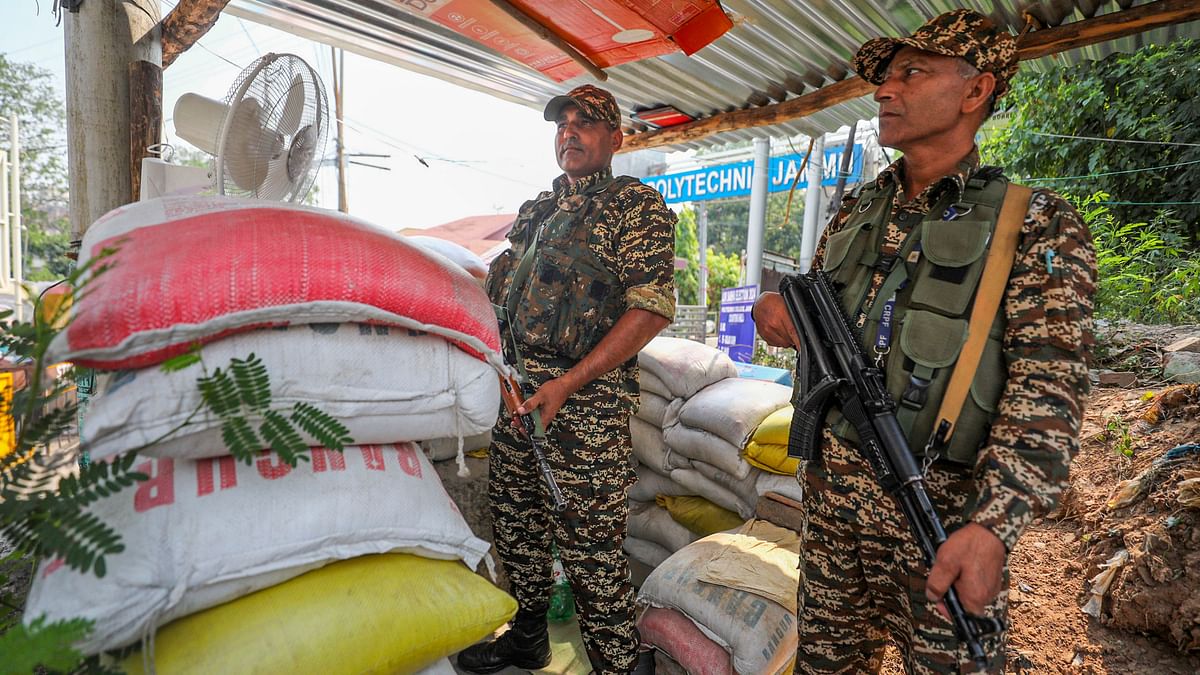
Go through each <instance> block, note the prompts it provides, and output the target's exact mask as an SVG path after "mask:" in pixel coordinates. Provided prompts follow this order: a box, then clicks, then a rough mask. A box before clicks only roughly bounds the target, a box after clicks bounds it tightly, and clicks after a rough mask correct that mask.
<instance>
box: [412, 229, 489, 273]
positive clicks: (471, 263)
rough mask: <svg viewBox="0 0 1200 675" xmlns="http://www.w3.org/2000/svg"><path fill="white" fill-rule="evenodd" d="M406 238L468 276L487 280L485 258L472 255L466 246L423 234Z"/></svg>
mask: <svg viewBox="0 0 1200 675" xmlns="http://www.w3.org/2000/svg"><path fill="white" fill-rule="evenodd" d="M401 236H404V235H401ZM404 238H405V239H406V240H408V241H409V242H412V243H414V244H416V245H418V246H420V247H422V248H424V249H425V250H426V251H432V252H434V253H436V254H438V255H440V256H443V257H445V258H446V259H447V260H449V261H450V262H452V263H454V264H455V265H458V266H459V267H461V268H463V269H464V270H466V271H467V274H470V275H471V276H473V277H475V278H476V279H478V280H479V281H483V280H484V279H486V278H487V273H488V266H487V263H485V262H483V258H480V257H479V256H477V255H475V254H474V253H472V252H471V249H469V248H467V247H466V246H462V245H460V244H456V243H454V242H452V241H449V240H446V239H442V238H441V237H429V236H426V235H423V234H414V235H408V236H404Z"/></svg>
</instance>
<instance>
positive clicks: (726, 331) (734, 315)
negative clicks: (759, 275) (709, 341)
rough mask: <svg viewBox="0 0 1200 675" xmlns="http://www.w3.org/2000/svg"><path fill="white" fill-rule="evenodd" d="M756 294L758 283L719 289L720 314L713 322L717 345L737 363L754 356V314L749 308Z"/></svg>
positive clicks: (751, 306)
mask: <svg viewBox="0 0 1200 675" xmlns="http://www.w3.org/2000/svg"><path fill="white" fill-rule="evenodd" d="M757 297H758V286H738V287H736V288H725V289H722V290H721V314H720V317H719V325H718V326H717V349H720V350H721V351H723V352H725V353H726V354H728V355H729V358H731V359H733V360H734V361H737V362H739V363H750V359H751V358H752V357H753V356H754V318H753V317H752V316H750V310H751V309H753V308H754V300H755V298H757Z"/></svg>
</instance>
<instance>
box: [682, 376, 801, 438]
mask: <svg viewBox="0 0 1200 675" xmlns="http://www.w3.org/2000/svg"><path fill="white" fill-rule="evenodd" d="M791 397H792V390H791V388H790V387H785V386H783V385H782V384H776V383H775V382H764V381H762V380H750V379H746V378H732V379H728V380H722V381H720V382H717V383H716V384H713V385H710V386H708V387H705V388H704V389H703V390H701V391H699V392H697V393H696V394H695V395H694V396H692V397H691V398H689V399H688V400H687V402H685V403H684V404H683V407H682V408H681V409H680V410H679V422H680V423H681V424H684V425H687V426H689V427H691V428H693V429H700V430H703V431H707V432H709V433H711V434H715V435H717V436H720V437H721V438H723V439H725V440H726V441H729V443H730V444H731V445H734V446H736V447H737V449H738V450H739V451H740V450H741V449H742V448H744V447H745V446H746V442H747V441H749V440H750V435H751V434H752V433H754V430H755V429H757V428H758V426H759V424H760V423H761V422H762V421H763V420H764V419H766V418H767V417H768V416H769V415H770V414H771V413H773V412H775V411H776V410H779V409H780V408H781V407H784V406H787V404H788V401H789V400H790V399H791ZM784 443H785V444H786V443H787V440H786V439H785V440H784Z"/></svg>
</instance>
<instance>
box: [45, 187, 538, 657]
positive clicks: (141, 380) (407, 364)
mask: <svg viewBox="0 0 1200 675" xmlns="http://www.w3.org/2000/svg"><path fill="white" fill-rule="evenodd" d="M110 247H115V248H117V249H118V250H117V252H116V253H115V254H114V255H112V256H111V257H109V258H107V259H106V260H105V263H106V264H107V265H108V266H109V267H110V269H109V270H107V271H105V272H104V273H102V274H99V275H96V276H95V277H94V278H93V279H92V280H91V281H90V282H89V284H88V285H87V286H86V287H85V290H86V295H84V297H83V298H82V299H80V300H79V301H77V303H76V306H75V312H76V314H75V317H74V320H73V321H72V323H71V325H70V326H68V328H67V329H66V331H64V332H63V333H62V334H60V335H59V336H58V339H57V340H56V341H55V343H54V345H53V350H54V357H55V358H57V359H61V360H70V361H73V362H75V363H77V364H80V365H85V366H90V367H94V368H98V369H102V370H106V371H112V372H111V373H109V374H108V375H107V383H106V384H105V385H104V387H103V390H102V394H101V395H100V396H98V397H97V398H95V399H94V400H93V402H92V405H91V409H90V412H89V416H88V417H87V418H86V419H85V421H84V425H83V428H84V432H83V433H84V437H83V440H84V442H85V444H86V446H87V448H88V449H89V450H90V451H91V452H92V456H93V457H94V458H97V459H101V458H103V457H107V456H111V455H115V454H117V453H121V452H126V451H129V450H133V449H138V450H139V455H140V458H139V460H138V462H137V464H136V465H135V467H136V469H137V470H138V471H141V472H142V473H145V474H147V475H148V476H149V480H147V481H145V482H142V483H139V484H138V485H137V486H135V487H134V488H131V489H129V490H126V491H123V492H120V493H117V494H115V495H111V496H109V497H107V498H104V499H101V500H99V501H98V502H96V503H94V504H92V505H91V506H90V507H89V511H90V512H91V513H93V514H94V515H96V516H97V517H98V518H99V519H100V520H102V521H104V522H106V523H108V524H110V525H111V526H112V527H114V529H116V531H117V532H118V533H119V534H120V535H121V537H122V539H123V541H124V544H125V550H124V552H122V553H120V554H117V555H112V556H109V557H108V559H107V564H106V568H107V574H105V576H104V577H102V578H96V577H95V576H94V575H92V574H90V573H89V574H80V573H78V572H76V571H74V570H71V569H69V568H67V567H65V566H63V564H62V562H61V561H47V562H46V563H44V564H43V565H42V567H41V568H40V569H39V571H38V574H37V578H36V581H35V582H34V585H33V588H32V590H31V592H30V596H29V601H28V604H27V610H26V619H27V620H29V621H31V620H33V619H35V618H37V617H38V616H41V615H43V614H45V615H48V616H49V617H50V618H51V619H62V618H74V617H82V618H85V619H91V620H93V621H94V622H95V629H94V630H93V632H92V633H91V634H90V635H89V636H88V638H87V639H86V641H85V642H84V643H82V644H81V645H79V646H80V648H81V649H83V651H85V652H86V653H88V654H94V653H97V652H100V651H108V650H113V649H117V648H122V647H126V646H130V645H134V646H139V645H140V646H141V647H142V651H141V652H140V653H135V654H134V655H132V656H130V657H129V658H128V659H127V660H126V661H125V662H124V663H123V664H122V666H123V667H124V668H125V669H126V670H128V671H130V672H138V671H140V670H141V669H142V668H143V667H144V666H149V667H150V669H151V670H154V669H157V670H158V671H159V672H185V671H187V672H206V673H207V672H250V671H255V672H320V673H336V672H363V671H369V670H370V671H385V672H393V671H403V672H415V671H418V670H421V669H423V668H427V667H431V666H432V667H437V666H438V664H443V665H444V661H443V660H444V657H446V656H447V655H448V654H451V653H453V652H456V651H458V650H459V649H461V648H463V647H465V646H467V645H469V644H471V643H473V642H475V641H477V640H478V639H479V638H481V637H483V636H486V635H488V634H489V633H491V632H492V631H493V630H494V629H495V628H496V627H498V626H499V625H501V624H503V623H504V622H506V621H507V620H508V619H509V618H511V616H512V615H513V613H514V612H515V610H516V605H515V602H513V601H512V599H511V598H509V597H508V596H506V595H504V594H503V593H501V592H500V591H499V590H497V589H495V588H494V587H493V586H491V585H490V584H488V583H487V581H486V580H484V579H483V578H482V577H479V576H478V575H476V574H475V573H473V572H472V571H471V569H474V568H475V567H476V566H477V565H478V563H479V562H480V560H481V559H483V557H484V555H485V554H486V552H487V549H488V546H487V544H486V543H485V542H483V541H481V540H480V539H478V538H476V537H475V536H474V535H473V533H472V532H471V531H470V528H469V527H468V526H467V524H466V523H465V522H464V521H463V519H462V516H461V515H459V512H458V510H457V509H456V507H455V505H454V504H453V502H452V501H451V500H450V498H449V497H448V496H447V494H446V492H445V490H444V488H443V487H442V484H441V482H440V481H439V479H438V477H437V474H436V472H435V471H434V469H433V466H432V465H431V464H430V463H429V460H428V459H427V458H426V457H425V456H424V454H423V453H422V452H421V451H420V450H419V449H418V448H417V447H416V446H415V445H414V444H413V443H411V442H409V441H413V440H417V439H425V438H445V437H469V436H472V435H475V434H481V433H484V432H486V431H487V430H488V429H489V428H490V427H491V426H492V424H493V423H494V422H495V418H496V412H497V409H498V405H499V394H498V383H497V378H496V371H495V369H496V368H502V367H503V366H502V363H501V360H500V356H499V354H498V347H499V339H498V335H497V332H496V326H495V320H494V316H493V314H492V311H491V307H490V305H489V304H488V302H487V299H486V297H484V294H483V292H482V290H481V289H480V287H479V285H478V283H477V282H476V281H475V280H474V279H472V278H471V276H470V275H468V274H467V273H466V272H464V271H463V270H461V269H460V268H458V267H457V266H455V265H453V264H451V263H449V261H447V260H446V259H445V258H442V257H440V256H433V255H429V254H427V253H425V252H424V251H422V250H421V249H420V248H418V247H415V246H412V245H411V244H408V243H405V242H404V241H403V240H402V239H401V238H399V237H397V236H395V235H392V234H390V233H387V232H384V231H382V230H379V229H377V228H375V227H373V226H371V225H368V224H366V223H363V222H360V221H356V220H354V219H351V218H348V217H345V216H341V215H338V214H333V213H329V212H324V211H318V210H315V209H305V208H301V207H291V206H284V205H279V204H272V203H265V202H250V201H240V200H227V199H220V198H194V197H193V198H167V199H161V200H155V201H151V202H145V203H141V204H136V205H131V206H128V207H125V208H122V209H118V210H117V211H114V212H113V213H111V214H109V215H107V216H105V217H104V218H103V219H101V220H100V221H98V222H97V223H96V224H95V225H93V227H92V228H91V229H90V230H89V231H88V233H87V235H86V236H85V238H84V241H83V246H82V250H81V255H80V262H81V264H82V263H86V262H88V260H89V259H90V258H92V257H93V256H96V255H98V254H99V253H100V251H102V250H103V249H106V248H110ZM193 345H203V346H202V347H201V348H200V350H199V354H200V356H201V357H202V360H201V362H200V363H195V364H192V365H191V366H188V367H187V368H184V369H182V370H178V371H175V372H163V371H162V370H160V369H159V368H157V364H158V363H160V362H161V361H163V360H164V359H166V358H168V357H169V356H171V355H173V354H176V353H180V352H182V351H184V350H187V349H189V348H191V347H192V346H193ZM251 354H253V355H254V356H255V357H256V358H258V359H259V360H261V361H262V363H263V364H265V366H266V369H267V372H268V376H269V382H270V386H269V390H266V389H264V390H261V391H259V394H267V393H269V395H270V397H271V400H272V405H271V409H272V410H277V411H280V412H281V414H282V415H284V416H287V415H289V414H291V413H292V412H293V411H294V410H296V409H297V408H296V406H297V405H301V407H302V406H303V405H309V406H313V407H315V408H318V409H320V410H322V411H324V412H326V413H328V414H329V415H331V416H332V417H334V418H336V419H337V420H338V421H339V422H341V423H342V424H343V425H344V426H346V427H347V428H348V429H349V433H350V436H351V438H353V439H354V441H355V443H356V445H354V446H351V447H347V448H346V449H345V452H344V453H337V452H333V451H331V450H327V449H325V448H320V447H313V448H312V449H311V460H310V461H309V462H306V463H305V462H302V463H300V464H299V465H298V466H296V467H294V468H293V467H289V466H288V465H287V464H286V463H284V462H282V461H281V460H280V459H279V457H278V456H277V455H276V454H275V453H274V452H272V451H269V450H265V449H264V450H262V451H261V452H260V453H259V454H258V456H257V457H255V458H253V460H252V461H251V462H250V463H248V464H243V463H240V462H238V461H237V460H236V459H235V458H234V457H232V456H230V455H228V454H226V452H227V450H226V444H225V442H224V438H223V421H222V419H221V418H219V417H216V416H214V415H212V414H210V413H209V412H208V411H207V410H202V409H201V408H200V396H199V392H198V387H197V378H200V377H202V376H205V375H211V374H212V373H213V372H214V371H215V369H216V368H222V369H225V368H228V367H229V363H230V359H246V358H247V357H249V356H250V355H251ZM230 405H232V406H234V407H237V406H238V405H239V403H238V402H237V401H233V402H231V403H230ZM293 419H296V418H293ZM256 422H257V420H254V421H253V423H256ZM254 426H257V424H254ZM304 433H309V432H307V431H306V432H304ZM313 433H316V432H315V431H314V432H313ZM318 435H321V434H318ZM304 440H306V441H307V442H308V443H310V444H312V443H315V442H316V441H315V437H314V436H312V435H309V436H308V437H307V438H306V439H304ZM260 444H261V446H262V447H266V446H267V445H268V444H267V443H266V442H263V441H260ZM464 563H465V564H464Z"/></svg>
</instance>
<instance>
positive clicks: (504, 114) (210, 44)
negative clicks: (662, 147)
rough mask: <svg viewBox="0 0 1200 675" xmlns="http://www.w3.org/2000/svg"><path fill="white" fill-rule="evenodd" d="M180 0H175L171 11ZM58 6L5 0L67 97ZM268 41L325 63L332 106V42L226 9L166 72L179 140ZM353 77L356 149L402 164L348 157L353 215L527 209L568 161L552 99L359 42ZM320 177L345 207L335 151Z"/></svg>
mask: <svg viewBox="0 0 1200 675" xmlns="http://www.w3.org/2000/svg"><path fill="white" fill-rule="evenodd" d="M173 5H174V2H172V1H170V0H167V1H165V2H163V4H162V13H163V15H164V16H165V15H166V14H167V13H168V12H169V11H170V9H171V7H172V6H173ZM51 6H52V0H2V1H0V26H3V27H4V28H3V31H2V32H0V52H4V53H5V54H6V55H7V56H8V58H10V59H12V60H14V61H20V62H25V63H33V64H36V65H37V66H40V67H42V68H45V69H47V70H49V71H51V72H52V73H53V74H54V77H55V83H56V87H57V89H58V91H59V94H60V95H61V96H64V100H65V90H64V56H63V55H64V46H63V28H62V27H61V26H59V27H55V25H54V24H55V18H54V16H53V14H52V13H51ZM268 52H277V53H292V54H296V55H297V56H300V57H301V58H303V59H304V60H305V61H307V62H308V63H309V64H310V65H311V66H313V68H314V69H315V70H316V71H317V73H318V74H319V75H320V76H321V78H322V80H323V81H324V84H325V88H326V91H327V94H328V96H329V97H330V105H331V106H332V101H333V99H332V96H333V79H332V74H331V73H332V71H331V63H332V59H331V54H330V48H329V47H328V46H325V45H322V44H319V43H316V42H313V41H310V40H306V39H303V38H299V37H295V36H292V35H290V34H287V33H284V32H281V31H278V30H274V29H271V28H268V27H266V26H261V25H258V24H255V23H253V22H250V21H244V20H242V19H238V18H237V17H234V16H230V15H222V16H221V18H220V19H219V20H218V21H217V24H216V25H215V26H214V27H213V29H212V30H211V31H209V32H208V33H207V34H206V35H205V36H204V37H203V38H202V39H201V40H200V41H199V43H197V44H196V45H193V46H192V47H191V48H190V49H189V50H188V51H186V52H184V53H183V54H182V55H181V56H180V57H179V58H178V59H177V60H176V61H175V63H174V64H172V65H171V66H170V67H169V68H167V69H166V70H165V71H164V73H163V116H164V118H165V124H164V131H165V132H166V137H167V141H168V142H169V143H179V142H180V141H179V140H178V139H177V138H176V136H175V130H174V126H173V124H172V113H173V110H174V107H175V101H176V100H177V99H178V98H179V96H180V95H182V94H183V93H185V92H194V93H197V94H201V95H203V96H207V97H209V98H213V99H216V100H222V99H224V97H225V95H226V93H227V92H228V90H229V87H230V85H232V84H233V82H234V79H235V78H236V77H237V75H238V74H239V73H240V72H241V70H242V68H244V67H246V66H249V65H250V64H251V63H252V62H253V61H254V60H255V59H256V58H258V57H259V56H261V55H262V54H266V53H268ZM345 79H346V82H345V87H344V91H345V94H344V98H345V112H344V116H345V121H346V124H347V128H346V149H347V152H349V153H370V154H386V155H390V157H388V158H361V160H360V161H363V162H368V163H371V164H378V165H382V166H386V167H388V168H389V169H390V171H382V170H379V169H372V168H368V167H362V166H354V165H350V166H349V167H348V171H347V184H348V193H349V194H348V202H349V207H350V213H351V214H352V215H355V216H358V217H360V218H363V219H366V220H368V221H370V222H372V223H375V224H376V225H380V226H382V227H386V228H388V229H393V230H399V229H402V228H406V227H431V226H433V225H438V224H441V223H445V222H449V221H451V220H456V219H458V218H463V217H466V216H471V215H484V214H495V213H515V212H516V210H517V208H518V207H519V206H520V205H521V203H522V202H523V201H525V200H526V199H530V198H532V197H533V196H534V195H536V194H537V193H538V192H539V191H541V190H545V189H549V185H550V181H551V180H553V178H554V177H555V176H557V175H558V174H559V173H560V172H559V169H558V167H557V166H556V165H555V162H554V153H553V133H554V130H553V125H551V123H549V122H546V121H544V120H543V119H542V116H541V113H540V111H537V110H534V109H532V108H527V107H525V106H521V105H517V104H515V103H509V102H506V101H501V100H500V99H497V98H494V97H492V96H489V95H487V94H482V93H479V92H475V91H471V90H469V89H465V88H463V87H459V86H456V85H453V84H450V83H447V82H442V81H440V80H438V79H436V78H432V77H428V76H425V75H420V74H417V73H412V72H409V71H407V70H404V69H402V68H398V67H396V66H392V65H388V64H384V63H380V62H376V61H372V60H370V59H366V58H363V57H360V56H357V55H354V54H350V53H347V54H346V57H345ZM330 131H331V133H330V140H329V142H328V144H327V146H326V149H325V156H326V158H329V159H332V157H333V154H334V144H333V138H332V136H333V127H332V126H331V130H330ZM417 157H420V158H422V159H424V160H425V164H428V166H425V164H422V163H421V162H420V161H418V159H417ZM317 186H318V193H317V196H318V200H319V205H320V206H323V207H327V208H337V183H336V172H335V169H334V168H333V167H332V162H330V163H329V164H327V165H326V166H324V167H323V168H322V170H321V171H320V173H319V175H318V177H317Z"/></svg>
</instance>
